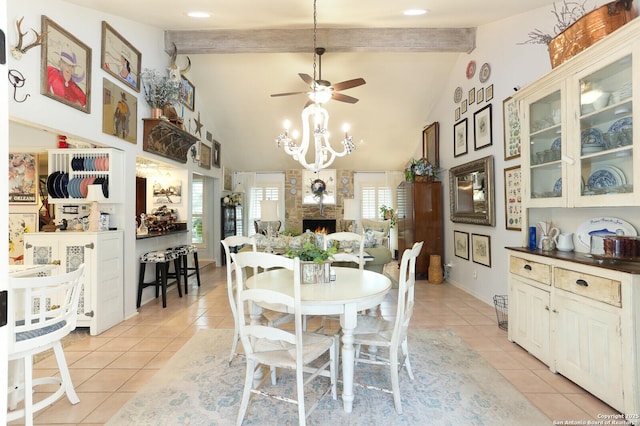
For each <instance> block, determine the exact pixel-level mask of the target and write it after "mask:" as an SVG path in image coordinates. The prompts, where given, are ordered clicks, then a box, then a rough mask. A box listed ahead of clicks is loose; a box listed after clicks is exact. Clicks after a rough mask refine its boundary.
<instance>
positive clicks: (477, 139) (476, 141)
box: [473, 104, 493, 150]
mask: <svg viewBox="0 0 640 426" xmlns="http://www.w3.org/2000/svg"><path fill="white" fill-rule="evenodd" d="M473 127H474V132H473V146H474V149H476V150H478V149H481V148H486V147H488V146H491V144H492V143H493V132H492V130H491V104H489V105H487V106H485V107H484V108H481V109H480V110H478V111H476V112H475V113H473Z"/></svg>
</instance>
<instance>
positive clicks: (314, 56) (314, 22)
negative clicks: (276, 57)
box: [313, 0, 318, 90]
mask: <svg viewBox="0 0 640 426" xmlns="http://www.w3.org/2000/svg"><path fill="white" fill-rule="evenodd" d="M317 27H318V12H317V9H316V0H313V88H314V90H315V86H316V56H317V52H316V42H317V34H318V30H317Z"/></svg>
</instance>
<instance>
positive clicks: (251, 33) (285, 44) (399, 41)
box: [164, 28, 476, 54]
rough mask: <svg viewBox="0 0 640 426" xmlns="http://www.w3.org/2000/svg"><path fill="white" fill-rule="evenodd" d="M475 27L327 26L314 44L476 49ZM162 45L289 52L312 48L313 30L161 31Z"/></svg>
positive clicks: (356, 48)
mask: <svg viewBox="0 0 640 426" xmlns="http://www.w3.org/2000/svg"><path fill="white" fill-rule="evenodd" d="M475 37H476V29H475V28H328V29H318V30H317V43H316V45H317V46H322V47H324V48H326V49H327V50H328V51H331V52H464V53H470V52H471V51H473V50H474V49H475V47H476V40H475ZM164 41H165V49H166V51H167V52H170V51H171V50H172V49H173V43H175V44H176V46H177V47H178V52H179V53H180V54H200V53H202V54H211V53H291V52H309V51H311V50H312V47H313V45H312V43H313V30H311V29H303V30H299V29H298V30H294V29H292V30H283V29H274V30H192V31H177V30H172V31H165V33H164Z"/></svg>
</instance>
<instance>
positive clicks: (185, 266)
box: [172, 244, 200, 294]
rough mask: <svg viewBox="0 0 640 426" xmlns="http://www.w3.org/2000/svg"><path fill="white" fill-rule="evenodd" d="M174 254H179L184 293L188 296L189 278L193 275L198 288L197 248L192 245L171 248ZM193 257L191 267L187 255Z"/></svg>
mask: <svg viewBox="0 0 640 426" xmlns="http://www.w3.org/2000/svg"><path fill="white" fill-rule="evenodd" d="M172 250H173V251H174V252H176V253H179V256H180V263H181V267H180V272H181V273H182V277H183V278H184V292H185V294H189V277H191V276H193V275H195V276H196V279H197V280H198V287H200V266H199V264H198V248H197V247H196V246H194V245H192V244H184V245H181V246H177V247H173V249H172ZM190 254H192V255H193V266H189V260H188V257H189V255H190Z"/></svg>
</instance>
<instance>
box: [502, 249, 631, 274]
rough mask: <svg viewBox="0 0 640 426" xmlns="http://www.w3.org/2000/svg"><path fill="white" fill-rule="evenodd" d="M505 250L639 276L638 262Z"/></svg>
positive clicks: (580, 254)
mask: <svg viewBox="0 0 640 426" xmlns="http://www.w3.org/2000/svg"><path fill="white" fill-rule="evenodd" d="M505 248H506V249H507V250H513V251H517V252H521V253H530V254H536V255H539V256H544V257H549V258H552V259H560V260H566V261H569V262H574V263H580V264H582V265H589V266H596V267H598V268H605V269H611V270H614V271H620V272H625V273H628V274H640V262H629V261H623V260H614V259H599V258H595V257H593V256H591V255H590V254H589V253H579V252H575V251H559V250H552V251H542V250H540V249H538V250H530V249H528V248H526V247H505Z"/></svg>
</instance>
